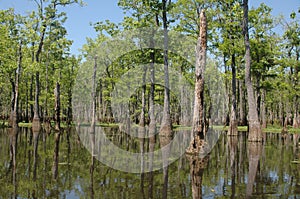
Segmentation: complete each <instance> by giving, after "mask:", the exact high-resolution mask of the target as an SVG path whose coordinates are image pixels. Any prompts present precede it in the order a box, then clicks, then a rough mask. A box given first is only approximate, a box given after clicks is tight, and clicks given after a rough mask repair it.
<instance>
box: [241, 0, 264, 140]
mask: <svg viewBox="0 0 300 199" xmlns="http://www.w3.org/2000/svg"><path fill="white" fill-rule="evenodd" d="M243 6H244V18H243V34H244V42H245V84H246V87H247V94H248V108H249V110H248V118H249V119H248V120H249V121H248V123H249V129H248V131H249V136H248V141H251V142H260V141H262V133H261V126H260V122H259V120H258V113H257V104H256V101H255V98H254V91H253V85H252V81H251V72H250V71H251V54H250V42H249V29H248V0H243Z"/></svg>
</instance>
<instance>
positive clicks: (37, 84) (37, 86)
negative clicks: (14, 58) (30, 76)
mask: <svg viewBox="0 0 300 199" xmlns="http://www.w3.org/2000/svg"><path fill="white" fill-rule="evenodd" d="M46 28H47V25H46V22H45V21H44V22H43V25H42V32H41V37H40V42H39V46H38V49H37V51H36V54H35V62H36V63H37V64H39V63H40V55H41V53H42V49H43V46H44V38H45V33H46ZM39 96H40V72H39V71H37V72H36V73H35V99H34V116H33V121H32V128H35V130H36V131H38V129H39V128H40V126H41V124H40V110H39Z"/></svg>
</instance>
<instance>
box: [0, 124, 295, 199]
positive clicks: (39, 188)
mask: <svg viewBox="0 0 300 199" xmlns="http://www.w3.org/2000/svg"><path fill="white" fill-rule="evenodd" d="M105 131H106V133H107V134H108V135H110V137H111V139H112V140H113V141H114V143H115V144H118V142H119V144H120V147H123V148H126V149H128V150H132V151H140V146H139V141H140V139H133V138H130V136H128V135H127V134H123V133H120V132H119V131H118V129H111V128H106V129H105ZM55 140H56V141H55ZM158 140H159V139H158V138H157V139H156V142H155V143H154V144H155V146H154V147H155V149H157V148H159V147H160V146H159V141H158ZM298 141H299V135H289V136H287V137H286V138H284V139H283V138H282V137H281V135H280V134H273V133H267V134H265V141H264V143H263V144H258V143H252V144H251V143H250V144H249V143H247V141H246V133H244V132H240V133H239V136H237V137H227V136H226V135H224V134H222V135H221V136H220V139H219V141H218V142H217V144H216V145H215V147H214V148H213V150H212V151H211V153H210V154H209V155H208V156H206V157H205V158H192V157H190V156H186V155H183V156H181V157H180V158H179V159H178V160H177V161H175V162H173V163H172V164H171V165H169V166H168V169H167V170H166V169H160V170H157V171H154V172H148V173H144V174H131V173H127V172H122V171H118V170H114V169H112V168H110V167H108V166H106V165H104V164H102V163H100V162H99V161H98V160H97V159H95V158H93V157H92V156H91V154H90V152H89V151H88V150H87V149H86V148H85V147H84V146H83V144H82V142H81V140H80V138H79V136H78V135H77V133H76V131H75V130H71V129H69V130H64V132H63V133H62V134H61V135H60V137H57V134H55V132H50V133H46V132H44V131H41V132H34V133H33V132H32V130H31V129H30V128H20V129H19V130H12V129H0V164H1V167H0V198H108V199H112V198H130V199H131V198H132V199H134V198H139V199H140V198H166V197H167V198H172V199H173V198H300V164H299V160H300V153H299V147H298ZM150 144H151V142H150V141H149V140H147V139H146V140H144V145H145V150H146V151H147V150H149V145H150ZM166 172H167V173H166Z"/></svg>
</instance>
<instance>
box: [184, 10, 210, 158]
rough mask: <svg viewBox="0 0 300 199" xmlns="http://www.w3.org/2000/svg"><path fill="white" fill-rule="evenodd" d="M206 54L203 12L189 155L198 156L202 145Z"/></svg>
mask: <svg viewBox="0 0 300 199" xmlns="http://www.w3.org/2000/svg"><path fill="white" fill-rule="evenodd" d="M206 53H207V19H206V15H205V11H204V10H202V11H201V14H200V33H199V37H198V42H197V47H196V66H195V79H196V80H195V100H194V115H193V128H192V141H191V143H190V146H189V147H188V149H187V150H186V152H187V153H189V154H198V153H199V152H200V149H201V147H202V144H203V140H202V139H203V138H204V135H205V132H204V70H205V67H206Z"/></svg>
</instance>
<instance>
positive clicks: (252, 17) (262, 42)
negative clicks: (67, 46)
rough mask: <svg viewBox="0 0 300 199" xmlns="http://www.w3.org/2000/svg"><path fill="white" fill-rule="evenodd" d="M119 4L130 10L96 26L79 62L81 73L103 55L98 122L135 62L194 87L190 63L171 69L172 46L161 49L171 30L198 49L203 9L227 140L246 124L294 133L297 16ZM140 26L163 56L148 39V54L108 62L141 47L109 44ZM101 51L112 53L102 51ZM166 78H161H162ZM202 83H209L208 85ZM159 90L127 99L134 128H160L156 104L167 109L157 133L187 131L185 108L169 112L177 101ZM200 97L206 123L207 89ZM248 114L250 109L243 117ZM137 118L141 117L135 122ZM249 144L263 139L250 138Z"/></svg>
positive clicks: (195, 4) (184, 1)
mask: <svg viewBox="0 0 300 199" xmlns="http://www.w3.org/2000/svg"><path fill="white" fill-rule="evenodd" d="M245 4H247V5H245ZM119 6H120V7H121V8H122V9H123V10H124V11H125V12H127V15H126V17H125V18H124V20H123V22H121V23H119V24H115V23H112V22H110V21H104V22H98V23H96V24H94V27H95V30H96V31H97V32H98V33H99V35H98V37H97V38H96V39H94V40H92V39H91V40H89V41H88V43H87V44H86V45H85V46H84V47H83V52H84V56H85V58H86V59H87V61H86V62H85V63H83V65H84V64H86V67H88V65H91V63H93V61H92V60H94V58H95V57H96V56H97V57H98V58H99V57H101V56H102V57H103V56H104V57H105V58H103V60H105V61H102V62H103V63H105V64H106V65H105V67H104V68H105V70H104V71H105V72H104V73H102V74H101V80H100V86H99V87H100V88H101V89H98V90H97V96H98V98H97V103H98V105H97V107H98V108H99V111H101V113H102V114H101V116H98V118H99V119H105V118H106V119H107V118H109V117H111V116H112V115H113V114H112V110H111V106H110V104H111V101H110V100H111V92H112V90H113V88H114V85H115V84H116V83H117V82H118V80H119V79H118V78H120V77H121V76H122V74H124V73H126V72H127V71H128V70H130V67H132V63H133V62H134V63H136V58H137V57H138V58H139V59H140V60H143V59H144V58H145V57H146V60H150V61H149V63H148V62H147V61H144V60H143V61H140V63H143V64H145V63H148V64H149V66H148V69H149V70H150V71H153V70H152V69H151V60H152V62H154V61H153V60H154V59H155V63H158V62H159V63H161V64H163V65H164V72H165V74H166V73H167V72H168V66H170V65H172V67H175V68H177V69H178V70H179V71H180V72H181V73H182V74H184V76H185V77H186V78H188V79H190V82H191V83H192V84H194V83H195V80H194V78H195V64H190V63H194V62H179V61H178V59H177V61H178V62H177V63H176V64H177V65H176V64H175V63H174V62H175V61H174V60H176V56H175V57H171V56H172V55H171V52H170V51H168V49H170V48H171V47H170V46H171V45H173V43H172V41H169V43H164V41H166V40H167V39H169V38H170V35H168V34H166V32H167V33H168V31H169V34H172V33H171V31H179V32H180V33H182V34H184V35H185V36H188V37H190V38H191V39H192V40H194V42H195V43H194V44H195V45H196V42H197V38H198V36H199V32H200V29H201V28H200V19H199V18H200V13H201V10H205V13H206V15H207V21H208V27H207V41H208V44H207V45H208V46H207V50H208V55H209V56H208V58H207V59H208V61H207V66H206V67H209V66H210V65H214V66H217V67H218V70H217V71H218V72H220V73H221V74H222V77H223V82H224V87H225V92H226V96H225V98H224V100H223V103H224V106H227V107H229V110H227V111H225V113H226V114H225V115H223V117H222V119H221V120H220V121H221V122H222V123H223V124H224V123H225V124H226V125H229V127H230V128H229V134H236V133H237V126H238V125H249V128H250V130H251V129H252V131H258V132H259V131H261V129H260V125H262V127H263V128H265V127H267V125H268V124H272V125H274V124H276V125H281V126H283V127H285V128H286V127H287V126H288V125H292V126H293V127H295V128H298V127H299V124H300V121H299V80H298V79H299V67H300V64H299V41H300V40H299V31H300V30H299V19H298V18H297V15H299V10H298V11H295V12H292V13H291V14H290V18H289V19H288V21H289V22H287V21H286V20H285V19H284V18H283V17H273V16H272V15H271V11H272V9H271V8H270V7H268V6H267V5H265V4H261V5H260V6H259V7H257V8H251V9H250V10H248V1H234V0H226V1H222V2H219V1H195V0H177V1H158V0H153V1H136V0H134V1H133V0H122V1H119ZM141 27H148V28H152V29H153V31H154V33H157V32H158V31H160V32H159V33H160V35H161V37H162V39H161V43H162V44H163V46H162V48H161V49H162V51H161V52H160V56H158V57H156V56H157V54H156V52H152V51H151V50H153V49H151V45H150V44H151V40H150V41H148V42H149V43H150V44H149V46H150V50H149V51H144V52H142V55H140V57H139V55H137V54H134V55H133V54H131V55H132V56H131V57H130V56H129V57H126V56H124V57H122V60H118V61H117V62H113V61H112V60H110V59H109V58H108V56H109V55H111V53H116V51H118V50H119V49H120V48H122V47H123V45H140V43H139V42H137V41H136V40H135V41H134V42H132V41H131V42H128V40H130V39H128V38H126V39H125V40H126V42H128V43H122V44H121V45H122V47H121V45H119V46H118V47H117V48H115V49H114V51H113V52H112V50H111V49H110V48H111V45H108V43H109V42H108V41H110V39H111V38H114V37H115V36H116V35H118V34H119V33H122V32H124V31H127V30H133V29H139V28H141ZM158 28H160V30H158ZM276 28H280V29H281V31H277V32H276V31H275V29H276ZM155 31H157V32H155ZM154 33H152V34H153V35H154ZM149 34H151V33H149ZM166 38H167V39H166ZM122 41H123V42H124V40H122ZM155 41H156V40H155ZM178 41H179V43H178V44H177V47H178V46H185V44H184V43H182V42H181V41H180V40H178ZM140 42H141V41H140ZM143 42H145V41H143ZM152 42H153V41H152ZM103 43H105V45H103ZM119 43H121V42H119ZM132 43H133V44H132ZM152 45H153V43H152ZM168 45H169V46H168ZM185 47H188V45H186V46H185ZM250 49H251V50H250ZM104 51H106V52H109V53H103V52H104ZM193 51H194V49H192V51H188V50H186V51H185V52H188V53H191V54H190V55H189V56H194V55H195V52H193ZM151 52H152V53H151ZM132 57H135V58H132ZM151 58H154V59H151ZM100 60H101V59H100ZM98 61H99V60H98ZM189 61H190V60H189ZM89 62H90V63H89ZM99 63H101V61H100V62H99ZM100 65H101V64H100ZM102 65H103V64H102ZM196 65H197V64H196ZM146 70H147V69H146ZM204 73H205V72H204ZM148 75H151V73H150V74H148ZM152 75H153V74H152ZM204 76H205V75H204ZM168 78H169V77H168V76H166V80H168ZM205 81H211V80H210V79H205ZM163 87H166V88H168V81H165V85H163ZM162 89H163V88H162V87H160V86H157V85H152V84H151V85H149V86H146V87H143V88H141V89H140V90H139V91H138V93H137V96H134V99H132V101H131V107H133V108H132V109H130V115H131V117H132V118H135V121H136V123H142V124H143V123H144V121H141V120H144V119H141V118H148V121H147V122H148V123H151V122H152V121H154V123H155V122H156V123H157V121H155V118H154V116H153V113H152V110H153V108H152V107H153V106H152V105H153V100H154V101H155V103H160V104H161V105H164V109H163V115H162V119H161V120H160V122H161V124H162V127H161V130H163V128H166V129H168V128H169V127H170V125H172V123H176V122H178V121H179V123H180V124H184V125H185V124H188V122H191V120H190V121H185V120H184V118H182V117H181V116H182V115H183V114H182V112H183V111H184V110H183V109H180V108H179V109H175V111H174V110H172V107H176V105H178V104H176V103H177V102H178V101H176V97H175V96H172V95H170V93H168V91H167V90H168V89H163V90H162ZM162 92H165V93H162ZM204 95H205V98H204V103H203V106H204V107H203V109H204V115H205V117H206V118H207V119H208V120H209V119H210V116H211V108H212V107H210V105H211V100H212V99H211V96H210V95H209V88H208V87H207V86H205V88H204ZM177 97H178V96H177ZM145 100H146V102H145ZM182 100H183V99H182V98H181V99H180V100H179V101H181V102H182ZM247 102H248V103H247ZM168 103H169V105H168ZM187 103H189V102H187ZM192 104H193V103H192ZM180 105H182V104H180ZM170 107H171V109H170ZM191 110H192V109H190V110H189V111H191ZM248 110H251V111H249V112H248ZM141 115H143V117H140V116H141ZM145 115H146V117H145ZM151 115H152V119H151ZM200 117H202V116H200ZM166 118H168V119H167V120H166ZM185 122H187V123H185ZM211 122H213V121H211ZM188 125H189V124H188ZM250 139H253V140H258V139H260V138H259V137H255V136H254V137H253V138H250Z"/></svg>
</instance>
